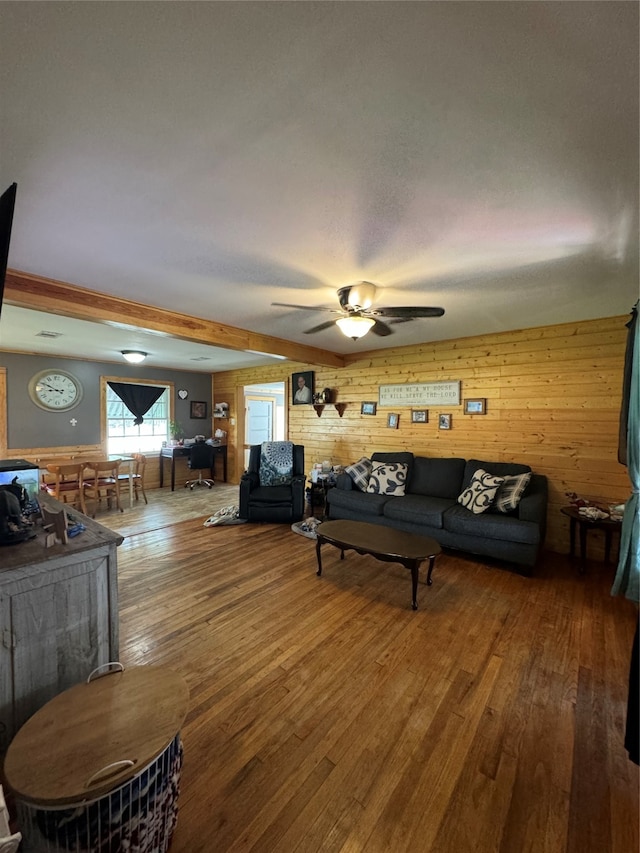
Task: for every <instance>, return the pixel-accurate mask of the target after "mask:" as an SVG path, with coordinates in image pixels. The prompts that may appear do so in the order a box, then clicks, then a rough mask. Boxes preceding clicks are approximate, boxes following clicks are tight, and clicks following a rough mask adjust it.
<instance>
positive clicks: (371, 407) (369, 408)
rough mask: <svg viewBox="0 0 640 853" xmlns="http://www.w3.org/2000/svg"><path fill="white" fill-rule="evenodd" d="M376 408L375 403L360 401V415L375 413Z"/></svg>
mask: <svg viewBox="0 0 640 853" xmlns="http://www.w3.org/2000/svg"><path fill="white" fill-rule="evenodd" d="M377 409H378V404H377V403H362V405H361V406H360V414H361V415H375V413H376V411H377Z"/></svg>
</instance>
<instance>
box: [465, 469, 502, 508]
mask: <svg viewBox="0 0 640 853" xmlns="http://www.w3.org/2000/svg"><path fill="white" fill-rule="evenodd" d="M503 482H504V477H493V476H492V475H491V474H488V473H487V472H486V471H484V470H483V469H482V468H478V470H477V471H476V472H475V474H474V475H473V477H472V478H471V482H470V483H469V485H468V486H467V488H466V489H465V490H464V492H462V494H461V495H460V496H459V498H458V503H459V504H461V505H462V506H464V507H466V508H467V509H470V510H471V512H473V513H474V514H475V515H479V514H480V513H481V512H485V511H486V510H487V509H489V507H490V506H491V504H492V503H493V499H494V498H495V496H496V492H497V491H498V489H499V488H500V486H501V485H502V483H503Z"/></svg>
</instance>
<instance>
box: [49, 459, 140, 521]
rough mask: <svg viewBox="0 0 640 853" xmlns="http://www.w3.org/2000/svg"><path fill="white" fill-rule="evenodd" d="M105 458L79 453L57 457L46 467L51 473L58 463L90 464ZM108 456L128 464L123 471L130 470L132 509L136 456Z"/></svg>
mask: <svg viewBox="0 0 640 853" xmlns="http://www.w3.org/2000/svg"><path fill="white" fill-rule="evenodd" d="M104 458H105V457H104V456H97V455H94V454H91V455H88V456H85V455H84V454H82V455H78V456H75V457H74V456H69V457H67V458H65V459H56V460H55V462H54V461H51V462H49V464H48V465H45V469H46V470H47V471H49V472H50V473H55V471H54V469H55V467H56V466H57V465H74V464H76V465H77V464H78V463H80V462H84V463H86V464H87V466H88V465H89V464H90V463H91V462H98V461H100V460H102V459H104ZM106 458H107V459H110V460H111V461H115V460H116V459H119V460H120V461H121V462H122V466H123V467H124V466H127V467H126V472H125V471H123V473H127V472H128V474H129V509H131V508H132V507H133V500H134V488H133V474H134V471H135V464H136V460H135V457H133V456H127V455H123V454H121V453H109V454H108V456H107V457H106Z"/></svg>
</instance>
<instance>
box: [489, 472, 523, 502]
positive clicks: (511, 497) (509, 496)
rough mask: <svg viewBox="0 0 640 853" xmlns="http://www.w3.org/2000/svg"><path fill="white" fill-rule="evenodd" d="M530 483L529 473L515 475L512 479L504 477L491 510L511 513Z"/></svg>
mask: <svg viewBox="0 0 640 853" xmlns="http://www.w3.org/2000/svg"><path fill="white" fill-rule="evenodd" d="M530 481H531V472H530V471H528V472H527V473H525V474H515V475H514V476H513V477H505V478H504V481H503V483H502V485H501V486H500V488H499V489H498V491H497V493H496V496H495V498H494V500H493V509H496V510H497V511H498V512H513V511H514V510H515V509H516V508H517V506H518V504H519V503H520V498H521V497H522V496H523V494H524V493H525V490H526V488H527V486H528V485H529V482H530Z"/></svg>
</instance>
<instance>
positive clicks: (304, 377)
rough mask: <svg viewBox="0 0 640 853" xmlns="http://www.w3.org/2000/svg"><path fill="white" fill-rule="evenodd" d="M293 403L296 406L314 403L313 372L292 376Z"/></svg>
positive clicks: (293, 374) (307, 371)
mask: <svg viewBox="0 0 640 853" xmlns="http://www.w3.org/2000/svg"><path fill="white" fill-rule="evenodd" d="M291 397H292V400H291V402H292V403H293V405H294V406H301V405H306V404H308V403H313V371H312V370H306V371H305V372H304V373H292V374H291Z"/></svg>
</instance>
